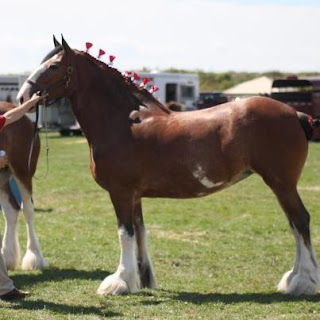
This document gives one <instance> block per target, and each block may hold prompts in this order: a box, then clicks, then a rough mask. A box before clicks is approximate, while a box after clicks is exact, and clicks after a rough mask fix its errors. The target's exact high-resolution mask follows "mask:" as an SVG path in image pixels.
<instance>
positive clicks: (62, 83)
mask: <svg viewBox="0 0 320 320" xmlns="http://www.w3.org/2000/svg"><path fill="white" fill-rule="evenodd" d="M73 70H74V69H73V67H72V66H68V67H67V72H66V75H65V76H64V77H63V79H61V80H60V81H58V82H57V83H55V84H53V85H52V86H50V87H47V88H42V87H40V86H39V85H38V84H37V83H36V82H34V81H32V80H29V79H28V80H27V81H26V82H27V83H28V84H30V85H31V87H32V88H34V89H35V91H40V93H41V94H48V95H50V91H52V90H53V89H56V88H59V87H60V86H64V88H65V89H68V88H69V85H70V82H71V75H72V73H73Z"/></svg>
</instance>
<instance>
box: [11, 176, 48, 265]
mask: <svg viewBox="0 0 320 320" xmlns="http://www.w3.org/2000/svg"><path fill="white" fill-rule="evenodd" d="M17 183H18V185H19V190H20V193H21V198H22V210H23V215H24V218H25V220H26V223H27V236H28V240H27V251H26V254H25V255H24V257H23V260H22V269H23V270H33V269H43V268H46V267H48V263H47V261H46V259H45V258H44V257H43V255H42V252H41V248H40V244H39V241H38V238H37V235H36V233H35V229H34V223H33V216H34V205H33V201H32V196H31V191H29V189H28V188H26V187H25V186H24V185H23V184H22V183H21V182H20V181H19V180H18V179H17ZM30 189H31V188H30Z"/></svg>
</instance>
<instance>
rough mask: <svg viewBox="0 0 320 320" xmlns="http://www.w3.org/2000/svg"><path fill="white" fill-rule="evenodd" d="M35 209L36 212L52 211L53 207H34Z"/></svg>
mask: <svg viewBox="0 0 320 320" xmlns="http://www.w3.org/2000/svg"><path fill="white" fill-rule="evenodd" d="M34 211H35V212H52V211H53V209H52V208H45V209H43V208H34Z"/></svg>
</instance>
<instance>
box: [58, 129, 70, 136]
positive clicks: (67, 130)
mask: <svg viewBox="0 0 320 320" xmlns="http://www.w3.org/2000/svg"><path fill="white" fill-rule="evenodd" d="M60 135H61V137H70V135H71V131H70V130H69V129H61V130H60Z"/></svg>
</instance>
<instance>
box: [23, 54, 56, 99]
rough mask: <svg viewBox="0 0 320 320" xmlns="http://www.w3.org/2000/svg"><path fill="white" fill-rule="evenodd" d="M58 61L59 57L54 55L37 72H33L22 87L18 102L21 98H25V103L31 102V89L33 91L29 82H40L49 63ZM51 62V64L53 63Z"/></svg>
mask: <svg viewBox="0 0 320 320" xmlns="http://www.w3.org/2000/svg"><path fill="white" fill-rule="evenodd" d="M56 60H58V55H57V54H56V55H54V56H53V57H52V58H50V59H49V60H48V61H45V62H44V63H42V64H41V65H40V66H39V67H38V68H37V69H36V70H34V71H33V72H32V74H31V75H30V76H29V77H28V79H27V80H26V81H25V82H24V83H23V85H22V86H21V88H20V90H19V92H18V95H17V100H18V101H20V99H21V98H23V101H28V100H30V98H31V97H30V95H29V92H30V89H31V84H30V83H28V80H29V81H31V82H36V81H37V80H38V78H39V77H40V75H41V74H42V73H43V72H44V71H45V70H47V66H48V62H49V61H50V62H51V61H52V62H53V61H56ZM52 62H51V63H52Z"/></svg>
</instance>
